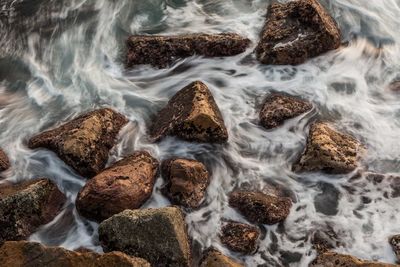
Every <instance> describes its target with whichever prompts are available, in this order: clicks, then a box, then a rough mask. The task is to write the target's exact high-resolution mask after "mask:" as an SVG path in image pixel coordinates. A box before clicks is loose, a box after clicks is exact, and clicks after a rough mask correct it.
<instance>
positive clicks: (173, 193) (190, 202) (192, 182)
mask: <svg viewBox="0 0 400 267" xmlns="http://www.w3.org/2000/svg"><path fill="white" fill-rule="evenodd" d="M161 169H162V174H163V176H164V178H165V179H166V181H167V183H166V185H165V187H164V188H163V190H162V191H163V193H164V194H165V195H166V196H167V197H168V198H169V199H170V200H171V202H173V203H174V204H178V205H182V206H185V207H187V208H192V209H194V208H197V207H199V206H200V204H201V201H202V200H203V199H204V195H205V193H206V190H207V186H208V184H209V182H210V175H209V173H208V171H207V169H206V167H205V166H204V164H203V163H201V162H198V161H196V160H191V159H180V158H176V159H169V160H166V161H164V162H163V164H162V167H161Z"/></svg>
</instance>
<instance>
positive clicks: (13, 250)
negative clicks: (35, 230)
mask: <svg viewBox="0 0 400 267" xmlns="http://www.w3.org/2000/svg"><path fill="white" fill-rule="evenodd" d="M0 266H9V267H11V266H12V267H38V266H46V267H109V266H118V267H120V266H121V267H150V264H149V263H148V262H147V261H145V260H143V259H140V258H133V257H130V256H128V255H126V254H124V253H121V252H111V253H106V254H98V253H94V252H85V253H79V252H74V251H70V250H66V249H64V248H61V247H45V246H43V245H41V244H39V243H35V242H25V241H18V242H15V241H9V242H5V243H4V245H3V246H2V247H1V248H0Z"/></svg>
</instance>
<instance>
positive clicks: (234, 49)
mask: <svg viewBox="0 0 400 267" xmlns="http://www.w3.org/2000/svg"><path fill="white" fill-rule="evenodd" d="M249 44H250V40H249V39H247V38H243V37H241V36H240V35H238V34H235V33H222V34H186V35H178V36H159V35H139V36H131V37H129V39H128V42H127V45H128V55H127V59H126V61H127V62H126V64H127V67H133V66H134V65H140V64H150V65H152V66H153V67H158V68H165V67H168V66H169V65H171V64H172V63H174V61H175V60H177V59H179V58H186V57H190V56H193V55H199V56H205V57H224V56H234V55H237V54H240V53H243V52H244V51H245V50H246V48H247V47H248V46H249Z"/></svg>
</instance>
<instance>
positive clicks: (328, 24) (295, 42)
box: [256, 0, 341, 65]
mask: <svg viewBox="0 0 400 267" xmlns="http://www.w3.org/2000/svg"><path fill="white" fill-rule="evenodd" d="M260 39H261V40H260V42H259V44H258V46H257V48H256V56H257V58H258V60H259V61H260V62H261V63H263V64H276V65H296V64H301V63H303V62H305V61H306V60H307V59H309V58H312V57H316V56H318V55H321V54H323V53H325V52H327V51H329V50H333V49H337V48H338V47H339V46H340V42H341V33H340V30H339V28H338V26H337V24H336V22H335V21H334V19H333V18H332V17H331V16H330V15H329V14H328V12H327V11H326V10H325V9H324V7H323V6H322V5H321V4H319V3H318V1H317V0H297V1H292V2H288V3H284V4H281V3H273V4H271V5H270V6H269V8H268V12H267V19H266V23H265V25H264V28H263V30H262V32H261V36H260Z"/></svg>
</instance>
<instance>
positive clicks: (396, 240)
mask: <svg viewBox="0 0 400 267" xmlns="http://www.w3.org/2000/svg"><path fill="white" fill-rule="evenodd" d="M389 243H390V245H391V246H392V248H393V251H394V252H395V253H396V256H397V261H398V262H400V235H394V236H392V237H390V239H389Z"/></svg>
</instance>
